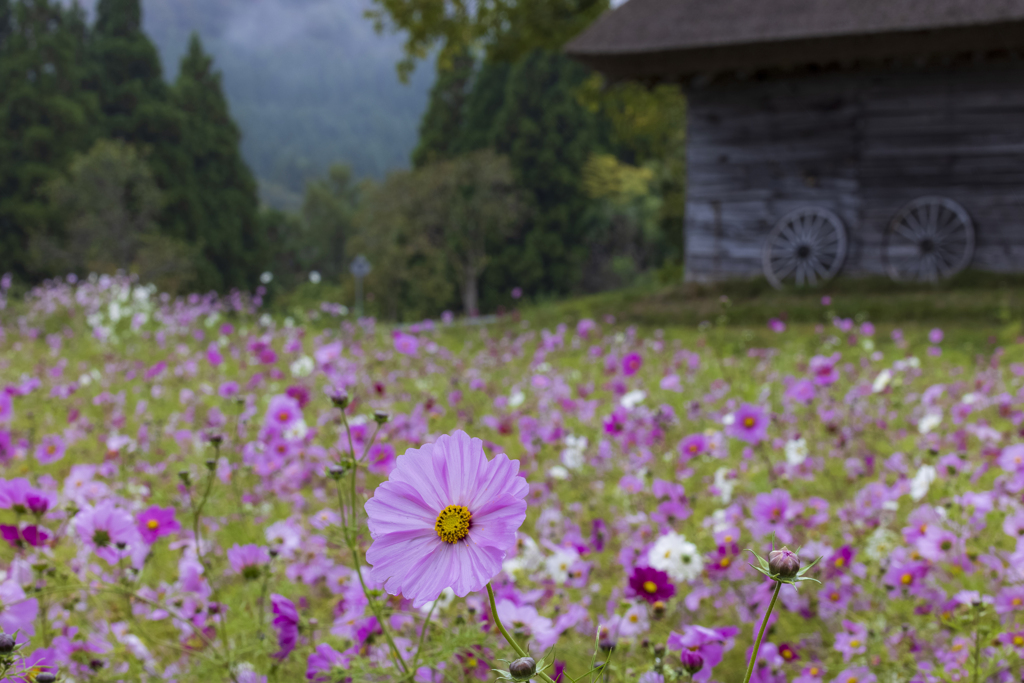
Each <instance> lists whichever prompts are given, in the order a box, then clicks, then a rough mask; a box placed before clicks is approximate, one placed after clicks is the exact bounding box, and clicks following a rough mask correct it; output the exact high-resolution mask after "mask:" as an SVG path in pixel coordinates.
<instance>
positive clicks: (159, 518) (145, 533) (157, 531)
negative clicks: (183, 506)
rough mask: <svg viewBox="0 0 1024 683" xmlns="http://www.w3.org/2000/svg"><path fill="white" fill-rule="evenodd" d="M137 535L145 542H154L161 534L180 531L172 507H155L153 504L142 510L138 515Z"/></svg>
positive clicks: (167, 534)
mask: <svg viewBox="0 0 1024 683" xmlns="http://www.w3.org/2000/svg"><path fill="white" fill-rule="evenodd" d="M136 528H137V529H138V530H139V535H141V536H142V540H143V541H145V542H146V543H150V544H152V543H156V539H158V538H160V537H161V536H170V535H172V534H176V533H178V532H179V531H181V525H180V524H178V520H176V519H175V518H174V508H173V507H166V508H161V507H156V506H155V505H154V506H153V507H151V508H148V509H147V510H145V511H144V512H142V513H141V514H140V515H139V517H138V526H137V527H136Z"/></svg>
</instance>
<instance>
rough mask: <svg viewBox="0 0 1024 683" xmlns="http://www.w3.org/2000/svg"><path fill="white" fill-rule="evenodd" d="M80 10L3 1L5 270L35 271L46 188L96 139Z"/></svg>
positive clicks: (0, 102)
mask: <svg viewBox="0 0 1024 683" xmlns="http://www.w3.org/2000/svg"><path fill="white" fill-rule="evenodd" d="M85 38H86V28H85V22H84V18H83V16H82V13H81V10H80V9H79V8H78V7H77V5H76V6H74V7H72V8H70V9H68V8H64V7H63V6H62V5H61V4H60V3H57V2H51V0H16V1H15V2H13V3H11V2H8V0H0V271H2V272H7V271H10V272H14V273H16V274H17V275H19V276H21V277H31V276H32V275H33V272H32V268H31V262H30V259H29V254H28V243H29V237H30V235H32V234H40V233H44V232H48V231H50V230H51V228H52V224H53V213H52V211H51V210H50V207H49V206H48V204H47V202H46V199H45V196H44V193H43V192H42V189H43V187H44V186H45V185H46V184H47V183H48V182H49V181H50V180H52V179H53V178H54V177H55V176H57V175H58V174H59V173H60V172H61V171H63V169H64V168H65V167H66V166H67V164H68V162H69V161H70V159H71V157H72V155H73V154H74V153H75V152H76V151H82V150H85V149H86V148H87V147H88V146H89V145H90V144H91V142H92V140H93V139H94V138H95V133H96V130H95V123H96V120H97V114H98V107H97V103H96V101H95V98H94V97H93V96H92V95H90V93H88V92H87V91H86V90H85V88H84V80H85V77H86V75H87V74H86V71H85V66H84V65H85V64H86V59H85Z"/></svg>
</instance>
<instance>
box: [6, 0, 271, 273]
mask: <svg viewBox="0 0 1024 683" xmlns="http://www.w3.org/2000/svg"><path fill="white" fill-rule="evenodd" d="M140 24H141V10H140V6H139V0H99V3H98V5H97V8H96V21H95V23H94V24H93V25H92V26H89V25H88V24H87V22H86V18H85V15H84V13H83V11H82V9H81V8H80V7H79V6H78V4H77V3H75V4H72V5H70V6H66V5H64V4H63V3H60V2H56V1H55V0H0V271H3V272H12V273H14V274H16V275H17V276H19V277H21V278H23V279H26V280H35V279H39V278H41V277H47V276H50V275H63V274H65V273H68V272H78V273H83V272H88V271H90V270H96V271H110V270H114V269H118V268H128V269H131V270H133V271H135V272H138V273H139V274H140V275H141V276H143V277H144V278H145V279H147V280H151V281H155V282H157V283H158V284H160V285H162V286H165V287H169V288H176V289H181V288H197V289H204V290H205V289H227V288H230V287H249V288H251V287H252V285H253V283H254V282H255V275H254V274H258V272H259V269H260V268H261V266H262V263H261V262H262V261H263V260H264V259H265V254H266V253H267V252H268V251H269V249H270V245H269V244H268V243H267V241H266V238H265V235H263V234H262V232H261V230H260V223H259V220H258V200H257V196H256V185H255V182H254V180H253V178H252V175H251V174H250V172H249V169H248V168H247V167H246V165H245V163H244V162H243V161H242V158H241V156H240V155H239V151H238V146H239V140H240V133H239V131H238V128H237V127H236V126H235V124H234V122H233V121H232V119H231V116H230V114H229V112H228V107H227V104H226V102H225V99H224V96H223V92H222V88H221V81H220V75H219V74H218V73H217V72H216V71H214V69H213V64H212V60H211V59H210V57H209V56H208V55H207V54H206V53H205V52H204V51H203V47H202V45H201V44H200V41H199V39H198V37H196V36H193V38H192V42H191V44H190V46H189V51H188V53H187V54H186V55H185V56H184V58H183V59H182V62H181V66H180V69H179V73H178V77H177V79H176V80H175V82H174V83H173V84H167V83H166V82H165V81H164V80H163V74H162V70H161V66H160V61H159V58H158V56H157V52H156V49H155V48H154V47H153V44H152V43H151V42H150V41H149V39H148V38H147V37H146V36H145V34H144V33H143V32H142V30H141V28H140Z"/></svg>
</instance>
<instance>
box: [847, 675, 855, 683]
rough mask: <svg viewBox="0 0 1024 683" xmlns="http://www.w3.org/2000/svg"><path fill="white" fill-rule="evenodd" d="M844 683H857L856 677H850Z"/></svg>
mask: <svg viewBox="0 0 1024 683" xmlns="http://www.w3.org/2000/svg"><path fill="white" fill-rule="evenodd" d="M846 683H857V677H856V676H850V677H849V678H847V679H846Z"/></svg>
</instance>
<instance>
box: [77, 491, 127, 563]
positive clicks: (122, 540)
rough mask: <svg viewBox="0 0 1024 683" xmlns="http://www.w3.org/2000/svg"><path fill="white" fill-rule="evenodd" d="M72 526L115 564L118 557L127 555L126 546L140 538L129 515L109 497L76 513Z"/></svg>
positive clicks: (99, 552) (90, 545) (106, 558)
mask: <svg viewBox="0 0 1024 683" xmlns="http://www.w3.org/2000/svg"><path fill="white" fill-rule="evenodd" d="M75 530H76V531H77V532H78V536H79V538H81V539H82V541H83V542H84V543H85V544H86V545H87V546H89V547H90V548H92V550H93V551H94V552H95V553H96V554H97V555H98V556H100V557H101V558H103V559H104V560H106V561H107V562H108V563H109V564H117V561H118V559H119V558H121V557H128V556H129V555H130V554H131V552H130V548H129V546H131V545H132V544H133V543H138V542H140V541H141V540H142V539H141V538H140V536H139V532H138V531H137V530H136V529H135V520H133V519H132V516H131V515H130V514H129V513H128V512H126V511H125V510H122V509H120V508H118V507H115V506H114V504H113V503H112V502H111V501H109V500H105V501H102V502H100V503H99V504H97V505H96V506H95V507H88V508H86V509H84V510H82V511H81V512H79V513H78V514H77V515H75Z"/></svg>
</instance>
